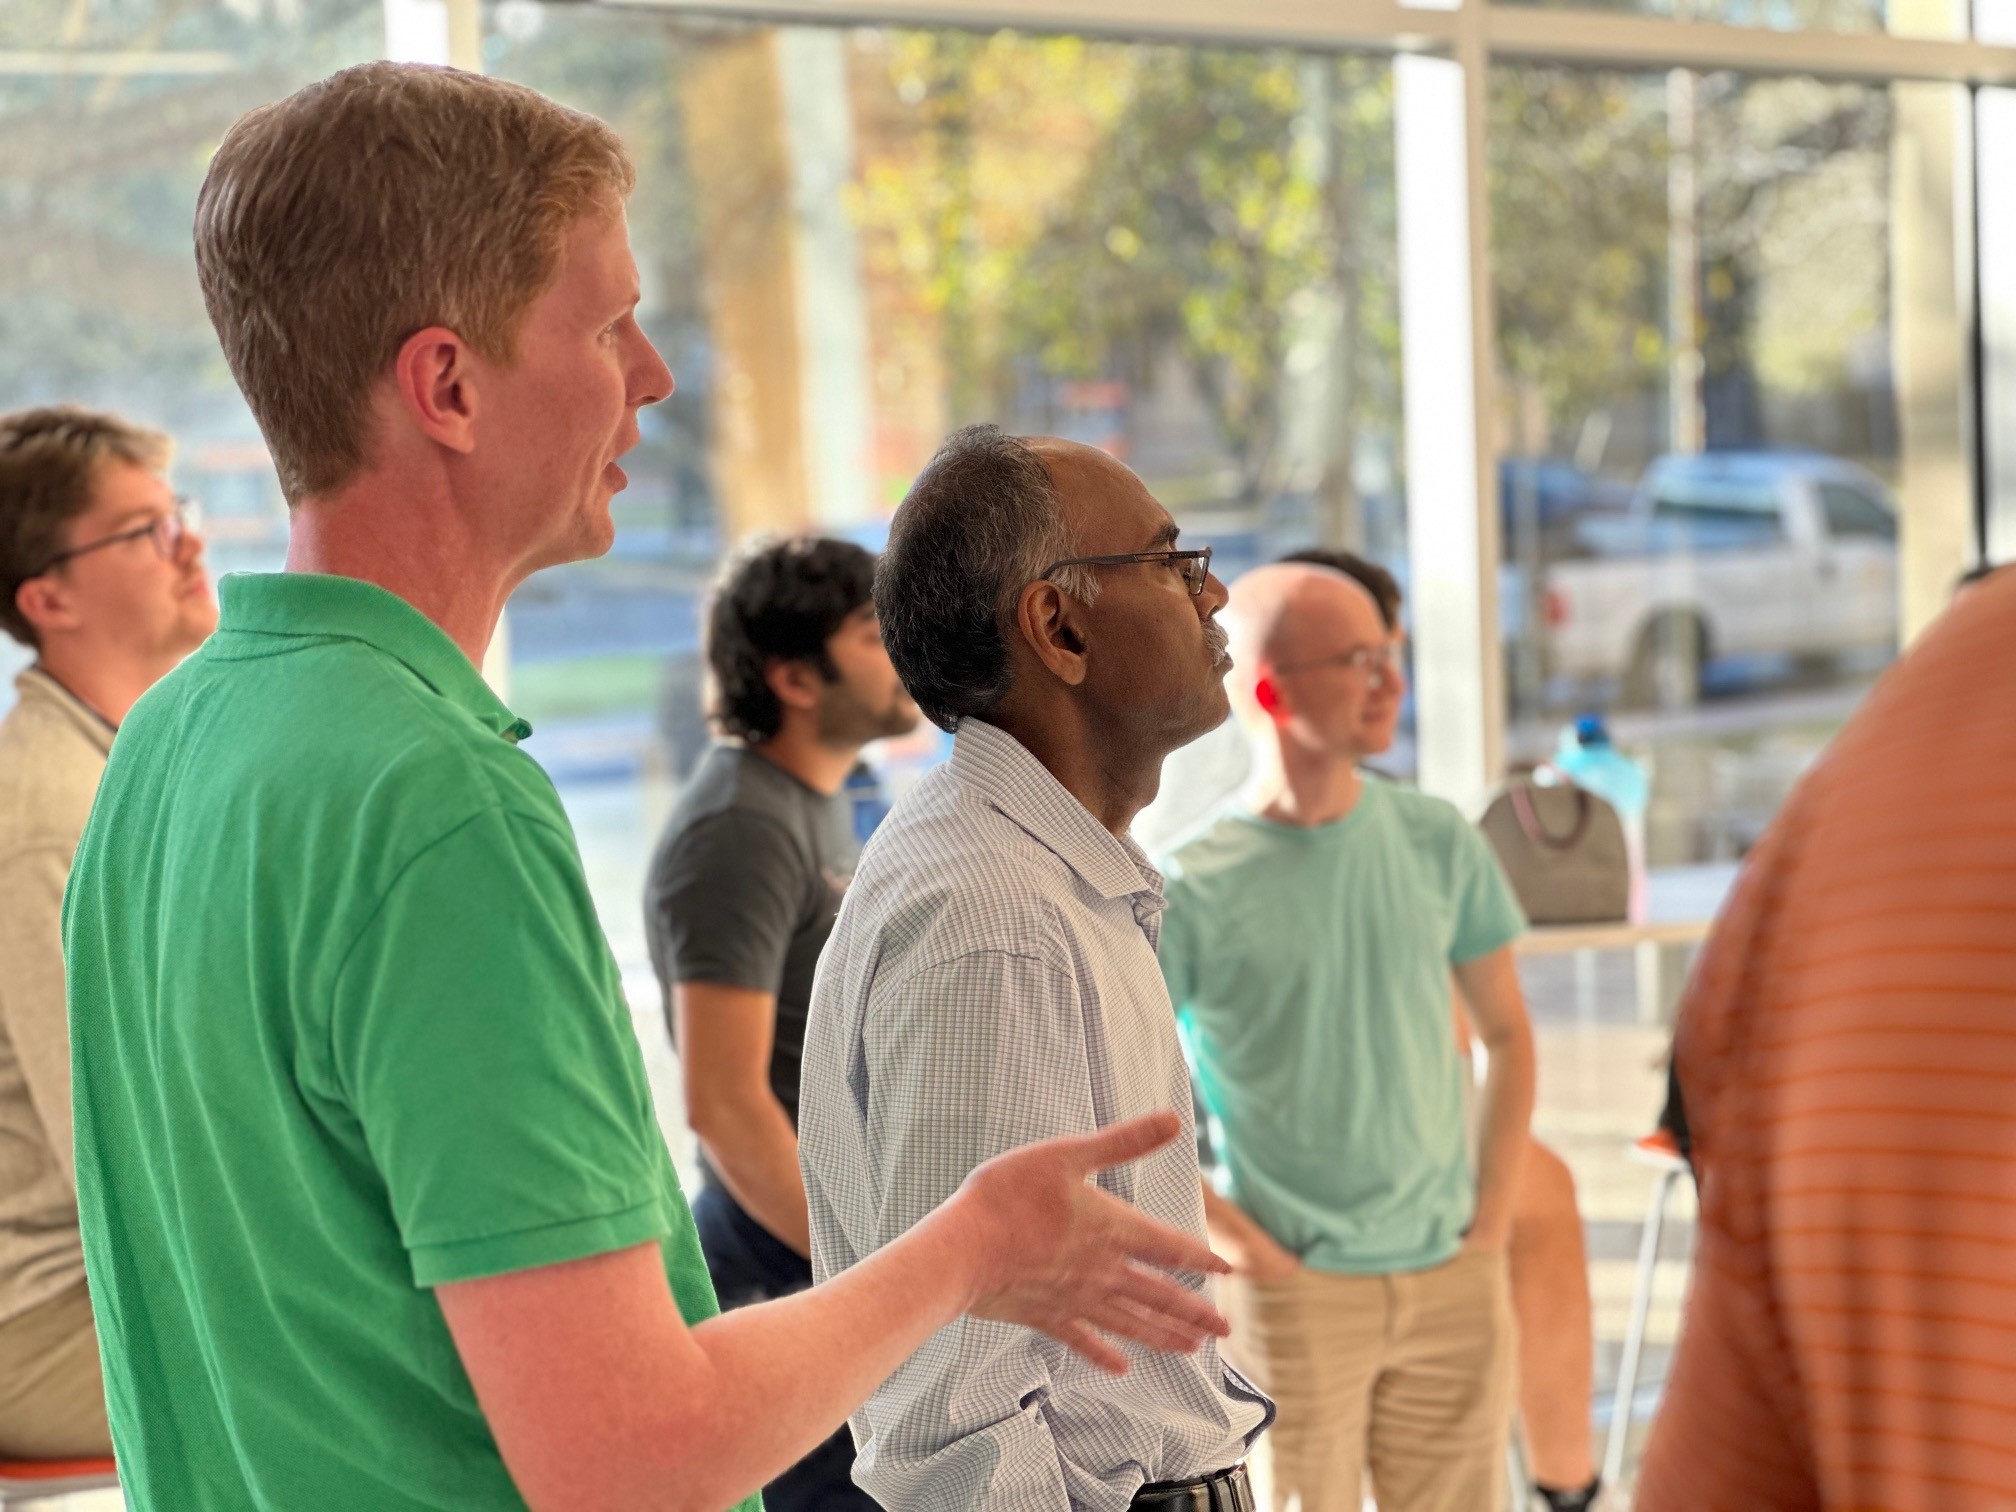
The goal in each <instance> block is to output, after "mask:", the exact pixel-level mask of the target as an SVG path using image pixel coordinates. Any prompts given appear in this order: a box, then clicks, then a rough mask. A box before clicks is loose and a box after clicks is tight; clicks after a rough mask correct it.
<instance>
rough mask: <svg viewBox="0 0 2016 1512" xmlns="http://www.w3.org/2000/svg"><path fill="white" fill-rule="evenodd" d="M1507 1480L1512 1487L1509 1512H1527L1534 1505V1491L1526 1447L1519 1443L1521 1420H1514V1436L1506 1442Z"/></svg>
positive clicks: (1508, 1506) (1506, 1504) (1516, 1418)
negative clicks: (1527, 1467)
mask: <svg viewBox="0 0 2016 1512" xmlns="http://www.w3.org/2000/svg"><path fill="white" fill-rule="evenodd" d="M1505 1479H1506V1480H1507V1482H1509V1483H1510V1485H1511V1487H1512V1496H1511V1499H1510V1500H1509V1501H1507V1502H1506V1503H1505V1506H1506V1508H1507V1512H1526V1509H1527V1507H1528V1506H1530V1505H1531V1504H1532V1496H1533V1493H1532V1489H1531V1487H1530V1486H1529V1484H1528V1481H1529V1479H1530V1477H1529V1475H1528V1473H1527V1470H1526V1450H1525V1445H1524V1444H1522V1443H1521V1442H1520V1441H1519V1419H1518V1417H1517V1416H1516V1415H1515V1416H1514V1417H1513V1419H1512V1435H1511V1437H1510V1438H1508V1439H1507V1440H1506V1441H1505Z"/></svg>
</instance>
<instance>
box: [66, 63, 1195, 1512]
mask: <svg viewBox="0 0 2016 1512" xmlns="http://www.w3.org/2000/svg"><path fill="white" fill-rule="evenodd" d="M630 183H631V169H630V165H629V162H628V160H627V158H626V157H625V155H624V153H623V149H622V147H621V145H620V144H619V143H618V142H617V140H616V138H615V137H614V135H613V134H612V133H610V131H609V130H608V129H607V128H606V127H604V126H603V125H602V124H601V123H599V122H596V121H593V120H591V119H589V118H587V117H584V116H581V115H577V114H575V113H573V112H570V111H565V110H562V109H560V108H559V107H557V106H555V105H553V104H551V103H550V102H548V101H546V100H544V99H542V98H540V97H539V96H538V95H536V94H534V93H532V92H531V91H529V90H525V89H522V88H518V87H516V86H512V85H508V84H503V83H500V82H497V81H494V80H485V79H480V78H476V77H472V76H469V75H464V74H457V73H453V72H451V71H448V70H431V69H417V68H410V67H401V66H398V65H393V64H374V65H370V66H367V67H364V68H360V69H352V70H349V71H347V72H345V73H342V74H338V75H336V76H334V77H333V78H331V79H329V80H327V81H325V82H324V83H322V84H319V85H315V86H312V87H310V88H308V89H306V90H303V91H301V92H300V93H299V94H296V95H294V96H291V97H289V98H288V99H286V100H283V101H281V102H279V103H278V104H276V105H271V106H268V107H265V108H264V109H262V110H258V111H255V112H253V113H252V114H251V115H249V116H247V117H246V118H245V119H244V120H242V121H241V122H239V124H238V125H237V126H236V127H234V128H233V130H232V131H231V133H230V134H229V135H228V136H227V137H226V139H225V141H224V143H223V146H222V147H221V148H220V150H219V152H218V154H217V156H216V158H215V160H214V161H213V163H212V165H211V168H210V172H209V175H208V177H207V178H206V180H205V182H204V187H203V191H202V194H201V197H200V199H199V202H198V208H197V223H196V251H197V267H198V271H199V273H200V275H201V278H202V281H203V292H204V296H205V299H206V300H207V302H208V305H209V309H210V313H211V318H212V321H213V323H214V324H215V325H216V327H217V331H218V334H219V336H220V338H221V339H222V342H223V346H224V351H225V355H226V357H227V358H228V360H229V361H230V364H231V368H232V371H233V374H234V376H235V377H236V378H237V380H238V383H239V386H240V387H241V388H242V389H243V390H244V391H245V394H246V397H247V399H248V401H249V402H250V404H251V406H252V409H253V412H254V414H255V415H256V416H257V417H258V419H259V422H260V425H261V427H262V428H263V430H264V432H265V435H266V438H267V441H268V443H269V445H270V446H271V448H272V452H273V456H274V461H275V463H276V465H277V467H278V470H279V473H280V478H281V482H282V485H283V487H284V488H285V489H286V492H287V496H288V498H289V500H290V501H291V503H292V505H293V511H294V522H293V537H292V542H291V546H290V549H289V556H288V570H287V572H285V573H282V574H277V575H273V576H269V577H235V578H228V579H226V580H225V582H224V584H223V588H222V603H223V617H222V623H221V625H220V628H219V630H218V633H217V634H216V635H215V636H214V637H213V638H212V639H211V641H210V642H209V643H208V645H207V646H206V647H205V649H204V650H203V651H202V652H200V653H199V654H198V655H196V656H195V657H193V658H191V659H190V660H189V661H188V662H187V663H185V664H184V665H183V666H182V667H181V668H180V669H178V670H177V671H176V672H175V673H173V674H171V675H170V676H169V677H168V678H167V679H165V680H164V681H163V682H162V683H161V684H159V685H158V686H157V687H156V688H155V689H154V690H153V691H152V692H151V693H150V694H148V695H147V696H146V697H145V698H143V699H142V700H141V701H140V703H139V704H138V705H137V706H136V707H135V709H134V710H133V712H132V714H131V715H130V716H129V718H128V720H127V721H126V724H125V726H124V728H123V729H122V731H121V733H120V736H119V739H118V741H117V743H116V744H115V746H114V748H113V751H112V755H111V760H110V763H109V765H108V768H107V771H106V775H105V779H104V783H103V785H102V787H101V789H100V793H99V798H98V803H97V806H96V808H95V810H94V812H93V814H92V818H91V823H90V825H89V828H88V829H87V831H86V833H85V836H84V839H83V842H82V845H81V847H80V849H79V852H78V857H77V864H76V869H75V872H74V874H73V878H72V883H71V887H70V891H69V895H68V899H67V903H66V908H65V943H66V954H67V963H68V973H69V984H70V1006H71V1022H72V1037H73V1043H74V1046H75V1049H74V1064H73V1073H74V1074H73V1082H74V1087H75V1097H76V1127H77V1143H76V1151H77V1185H78V1197H79V1207H80V1211H81V1214H82V1219H83V1230H84V1242H85V1262H86V1266H87V1270H88V1273H89V1277H90V1284H91V1293H92V1298H93V1301H94V1303H95V1305H96V1307H97V1310H98V1319H99V1328H100V1335H101V1339H102V1341H103V1351H104V1362H105V1377H106V1393H107V1405H108V1408H109V1412H110V1417H111V1426H112V1434H113V1440H114V1443H115V1445H116V1447H117V1450H118V1454H119V1459H120V1468H121V1473H122V1478H123V1480H124V1483H125V1488H126V1495H127V1500H128V1502H129V1504H130V1505H131V1506H133V1507H134V1508H136V1509H155V1508H160V1509H175V1512H182V1509H191V1508H203V1509H205V1512H212V1509H236V1508H255V1507H256V1508H284V1509H286V1512H304V1509H316V1508H336V1509H343V1512H352V1509H362V1508H369V1509H372V1512H396V1509H409V1508H410V1509H419V1508H472V1509H473V1508H484V1509H490V1508H498V1507H510V1506H517V1505H528V1504H529V1505H530V1506H533V1507H538V1508H575V1507H579V1508H597V1509H600V1508H624V1509H635V1508H653V1507H664V1508H679V1509H696V1512H698V1509H718V1508H722V1507H725V1506H729V1505H731V1504H738V1503H739V1504H741V1505H744V1506H753V1505H754V1504H755V1496H754V1492H755V1489H756V1488H757V1487H758V1486H760V1485H761V1484H762V1483H763V1482H764V1481H765V1480H767V1479H769V1478H771V1477H772V1476H774V1475H775V1474H776V1473H777V1472H778V1471H779V1470H781V1469H782V1468H783V1467H784V1466H786V1465H788V1464H790V1463H791V1462H792V1461H793V1460H795V1459H797V1458H798V1457H799V1456H801V1455H802V1454H804V1453H805V1452H806V1451H807V1450H808V1449H810V1448H811V1447H812V1446H813V1445H815V1444H817V1443H819V1442H820V1441H821V1440H822V1439H824V1438H825V1437H826V1436H827V1435H829V1434H831V1433H832V1432H833V1431H834V1430H835V1429H836V1428H837V1427H838V1426H839V1425H840V1424H841V1422H842V1421H843V1420H844V1419H845V1418H846V1417H847V1415H848V1414H849V1412H850V1411H852V1410H853V1409H854V1408H856V1407H857V1406H859V1405H860V1403H861V1402H862V1401H863V1400H864V1399H865V1398H866V1397H867V1396H868V1394H869V1392H870V1391H871V1390H872V1389H873V1388H874V1387H875V1386H876V1385H878V1384H879V1383H880V1381H881V1380H882V1378H883V1377H884V1376H886V1375H887V1374H888V1373H889V1372H890V1371H891V1370H892V1369H893V1368H894V1367H895V1366H896V1365H897V1364H898V1363H899V1362H901V1361H902V1360H903V1359H904V1358H905V1357H906V1356H907V1355H908V1354H910V1353H911V1352H912V1351H913V1350H914V1349H915V1348H916V1347H917V1346H918V1345H919V1344H921V1343H922V1342H923V1341H924V1340H925V1339H926V1338H928V1337H929V1336H930V1335H931V1334H932V1333H934V1332H935V1331H936V1330H937V1329H939V1328H940V1327H941V1326H943V1325H944V1324H945V1323H947V1322H949V1321H951V1320H952V1319H953V1318H954V1317H956V1316H958V1315H959V1314H960V1313H962V1312H965V1311H976V1312H979V1313H981V1314H983V1315H985V1316H989V1317H1000V1318H1006V1319H1012V1320H1015V1321H1019V1322H1022V1323H1026V1324H1030V1325H1033V1326H1035V1327H1039V1328H1044V1329H1046V1330H1048V1331H1050V1332H1052V1333H1054V1334H1056V1335H1057V1336H1058V1337H1060V1338H1062V1339H1063V1340H1065V1341H1066V1342H1067V1343H1070V1344H1072V1345H1073V1346H1074V1347H1077V1348H1079V1349H1080V1350H1082V1351H1084V1352H1086V1353H1088V1354H1089V1355H1091V1356H1092V1357H1093V1358H1095V1359H1097V1360H1102V1361H1105V1362H1109V1363H1110V1362H1114V1361H1117V1360H1118V1358H1119V1355H1118V1352H1117V1351H1116V1350H1115V1349H1114V1348H1113V1347H1112V1346H1111V1344H1110V1343H1109V1342H1107V1341H1106V1340H1104V1339H1103V1337H1102V1335H1103V1334H1104V1333H1109V1332H1110V1333H1116V1334H1120V1335H1124V1336H1126V1337H1129V1338H1133V1339H1137V1340H1141V1341H1144V1342H1147V1343H1149V1344H1151V1345H1153V1346H1156V1347H1161V1348H1175V1349H1183V1348H1194V1347H1196V1345H1197V1344H1198V1343H1199V1342H1200V1341H1201V1340H1202V1339H1203V1338H1204V1337H1205V1336H1206V1335H1207V1334H1211V1333H1217V1332H1221V1331H1222V1329H1223V1324H1222V1322H1221V1321H1220V1320H1219V1319H1218V1317H1217V1315H1216V1314H1215V1313H1213V1312H1212V1311H1211V1310H1210V1309H1209V1307H1208V1306H1207V1305H1205V1304H1203V1303H1201V1302H1199V1301H1197V1300H1196V1299H1195V1297H1194V1295H1193V1294H1192V1293H1191V1292H1190V1291H1188V1290H1187V1289H1185V1288H1184V1287H1182V1286H1180V1285H1179V1284H1177V1283H1176V1282H1175V1281H1174V1280H1173V1279H1172V1278H1171V1277H1169V1276H1167V1275H1164V1274H1160V1273H1159V1272H1160V1271H1161V1270H1162V1269H1213V1270H1216V1269H1222V1267H1221V1266H1219V1265H1218V1263H1217V1262H1216V1261H1214V1260H1213V1259H1212V1258H1211V1256H1210V1255H1209V1253H1208V1251H1205V1250H1204V1249H1203V1248H1202V1247H1201V1246H1200V1245H1198V1244H1195V1243H1193V1242H1192V1241H1191V1240H1189V1239H1188V1238H1186V1237H1185V1236H1183V1235H1180V1234H1177V1233H1175V1232H1173V1231H1171V1230H1168V1229H1165V1228H1162V1227H1160V1226H1158V1225H1155V1224H1152V1223H1150V1222H1149V1221H1148V1220H1147V1219H1146V1218H1144V1217H1143V1216H1142V1215H1140V1214H1139V1213H1138V1212H1136V1211H1134V1210H1133V1209H1131V1208H1128V1207H1126V1206H1124V1205H1122V1204H1120V1203H1118V1202H1115V1201H1113V1200H1112V1199H1110V1198H1108V1197H1106V1196H1104V1195H1103V1194H1101V1193H1100V1192H1099V1191H1098V1190H1097V1188H1096V1187H1094V1186H1092V1185H1090V1184H1088V1182H1087V1180H1086V1178H1087V1176H1088V1175H1089V1174H1090V1173H1091V1172H1092V1171H1093V1170H1094V1169H1095V1168H1099V1167H1103V1166H1105V1165H1108V1164H1112V1163H1116V1162H1120V1161H1125V1160H1129V1159H1133V1158H1136V1157H1138V1156H1139V1155H1141V1154H1143V1153H1145V1152H1146V1151H1148V1150H1149V1149H1151V1148H1155V1147H1157V1146H1159V1145H1160V1144H1162V1143H1164V1142H1166V1141H1167V1140H1168V1139H1169V1138H1170V1137H1171V1136H1172V1135H1173V1134H1174V1132H1175V1130H1176V1128H1177V1121H1176V1119H1175V1118H1174V1117H1173V1116H1169V1117H1166V1118H1151V1119H1144V1120H1140V1121H1137V1122H1136V1123H1134V1124H1131V1125H1126V1126H1122V1127H1118V1128H1115V1129H1112V1130H1108V1131H1105V1133H1103V1134H1102V1135H1099V1136H1095V1137H1092V1138H1087V1139H1080V1140H1071V1141H1059V1142H1056V1143H1053V1144H1048V1145H1042V1146H1036V1147H1033V1148H1031V1149H1027V1150H1022V1151H1017V1152H1014V1153H1012V1154H1010V1155H1008V1156H1005V1157H1003V1158H1002V1159H1000V1160H998V1161H996V1162H994V1163H992V1164H990V1165H988V1166H984V1167H982V1168H981V1169H980V1170H979V1171H977V1172H975V1173H974V1176H973V1177H972V1178H971V1180H969V1182H968V1183H967V1184H966V1186H965V1187H964V1188H962V1189H961V1191H960V1192H959V1193H958V1194H957V1195H955V1196H954V1197H953V1198H952V1199H951V1200H950V1201H948V1202H947V1203H946V1204H945V1205H944V1206H943V1207H942V1208H940V1209H939V1210H938V1211H937V1212H936V1213H934V1214H933V1215H932V1216H931V1217H930V1218H928V1219H927V1220H926V1221H925V1222H924V1223H923V1224H921V1225H919V1226H918V1227H917V1228H915V1229H913V1230H912V1231H911V1232H910V1233H909V1234H906V1235H905V1236H903V1237H902V1238H901V1239H899V1240H897V1241H895V1242H894V1243H892V1244H890V1245H888V1246H887V1247H885V1248H884V1249H883V1250H881V1251H880V1252H879V1253H878V1254H877V1255H875V1256H874V1257H873V1258H872V1259H870V1260H869V1261H867V1262H865V1263H863V1264H862V1265H860V1266H857V1267H855V1268H854V1269H852V1270H850V1271H849V1272H848V1273H847V1274H846V1275H845V1276H843V1277H839V1278H836V1279H835V1280H834V1281H833V1282H832V1283H830V1284H828V1285H826V1286H822V1287H818V1288H816V1289H814V1290H812V1291H809V1292H804V1293H801V1294H799V1295H797V1296H795V1297H792V1298H789V1299H786V1300H783V1301H779V1302H775V1303H769V1304H765V1305H762V1306H757V1307H750V1308H746V1309H743V1310H740V1311H737V1312H735V1313H732V1314H729V1315H727V1316H723V1317H715V1316H714V1314H715V1305H714V1296H713V1293H712V1290H711V1289H710V1287H709V1285H708V1282H707V1275H706V1269H705V1266H704V1264H703V1262H702V1259H701V1255H700V1249H699V1245H698V1242H697V1240H696V1239H695V1237H694V1231H693V1224H692V1219H691V1217H690V1215H689V1214H688V1212H687V1208H686V1204H685V1201H684V1199H683V1197H682V1196H681V1194H680V1192H679V1189H678V1185H677V1182H676V1180H675V1179H674V1176H673V1173H672V1167H671V1163H670V1161H669V1160H668V1158H667V1156H666V1151H665V1147H664V1143H663V1141H662V1139H661V1138H660V1136H659V1134H658V1131H657V1127H656V1124H655V1121H654V1119H653V1116H652V1109H651V1103H650V1095H649V1091H648V1089H647V1087H646V1083H645V1078H644V1073H643V1067H642V1064H641V1061H640V1058H639V1055H638V1050H637V1045H636V1043H635V1040H634V1038H633V1036H632V1032H631V1029H630V1024H629V1018H628V1013H627V1010H626V1008H625V1006H624V1001H623V997H622V994H621V990H620V986H619V983H618V980H617V971H616V967H615V964H614V962H613V960H612V959H611V957H610V954H609V950H608V946H607V944H606V943H605V942H604V940H603V938H602V935H601V932H600V930H599V929H598V927H597V925H596V921H595V916H594V913H593V910H592V908H591V906H590V902H589V897H588V892H587V887H586V885H585V882H584V880H583V877H582V871H581V864H580V859H579V856H578V855H577V853H576V849H575V845H574V840H573V836H572V834H571V832H570V830H569V828H568V824H567V819H566V816H565V815H564V813H563V812H562V810H561V807H560V804H559V801H558V799H557V798H556V796H555V794H554V791H553V788H552V785H551V783H550V782H549V781H548V780H547V779H546V777H545V775H544V773H543V772H541V771H540V769H539V768H538V767H537V766H536V765H535V764H534V763H533V762H532V761H530V760H529V759H528V758H527V757H525V756H524V755H523V754H521V753H520V752H519V751H518V749H517V747H516V741H517V740H519V739H521V738H522V737H523V736H524V735H525V734H526V733H527V727H526V725H525V724H524V722H523V721H521V720H519V719H517V718H516V717H515V716H514V715H513V714H512V713H511V711H510V710H509V709H508V708H506V707H505V706H504V705H503V704H502V703H501V702H500V701H499V700H498V699H497V697H496V696H495V695H494V694H493V693H492V692H491V691H490V690H489V688H488V687H487V686H486V685H485V684H484V682H483V680H482V679H481V677H480V676H479V675H478V674H477V671H476V666H477V665H478V664H479V663H480V661H481V658H482V654H483V650H484V647H485V645H486V643H487V642H488V640H489V638H490V635H491V632H492V630H493V629H494V627H495V625H496V622H497V617H498V613H499V611H500V609H501V608H502V606H503V603H504V601H505V599H506V597H507V596H508V595H509V593H510V592H511V590H512V588H514V587H515V586H516V585H517V584H518V583H519V582H521V581H522V580H523V579H524V578H525V577H526V576H528V575H529V574H530V573H532V572H534V571H536V570H537V569H539V568H541V567H545V566H549V565H552V564H554V563H557V562H563V561H567V560H571V559H575V558H580V557H586V556H592V555H594V554H596V553H598V552H600V551H602V550H604V549H606V548H607V546H608V545H609V542H610V538H611V534H612V527H611V524H610V518H609V508H608V506H609V499H610V496H611V495H612V494H613V493H614V492H615V491H616V490H618V489H620V488H621V487H622V486H623V484H624V477H623V473H622V470H621V468H620V467H619V466H618V462H617V459H618V458H619V457H620V456H621V455H622V454H623V453H624V452H626V451H627V450H628V449H629V448H630V447H631V446H633V445H634V444H635V443H636V441H637V436H638V430H637V420H636V414H637V411H638V410H639V409H640V408H642V407H643V406H644V405H647V404H653V403H656V402H658V401H659V400H661V399H664V398H665V397H667V396H668V395H669V394H670V393H671V390H672V380H671V376H670V374H669V373H667V371H666V370H665V366H664V364H663V363H662V362H661V361H660V359H659V357H658V354H657V353H656V352H655V351H654V350H653V349H652V347H651V344H650V343H649V342H648V341H647V340H646V339H645V337H644V335H643V333H642V332H641V331H640V330H639V328H638V325H637V321H636V318H635V306H636V304H637V299H638V291H637V272H636V268H635V265H634V263H633V261H632V259H631V256H630V252H629V248H628V244H627V235H626V231H625V226H624V220H623V213H622V205H623V200H624V197H625V196H626V194H627V193H628V191H629V188H630Z"/></svg>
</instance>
